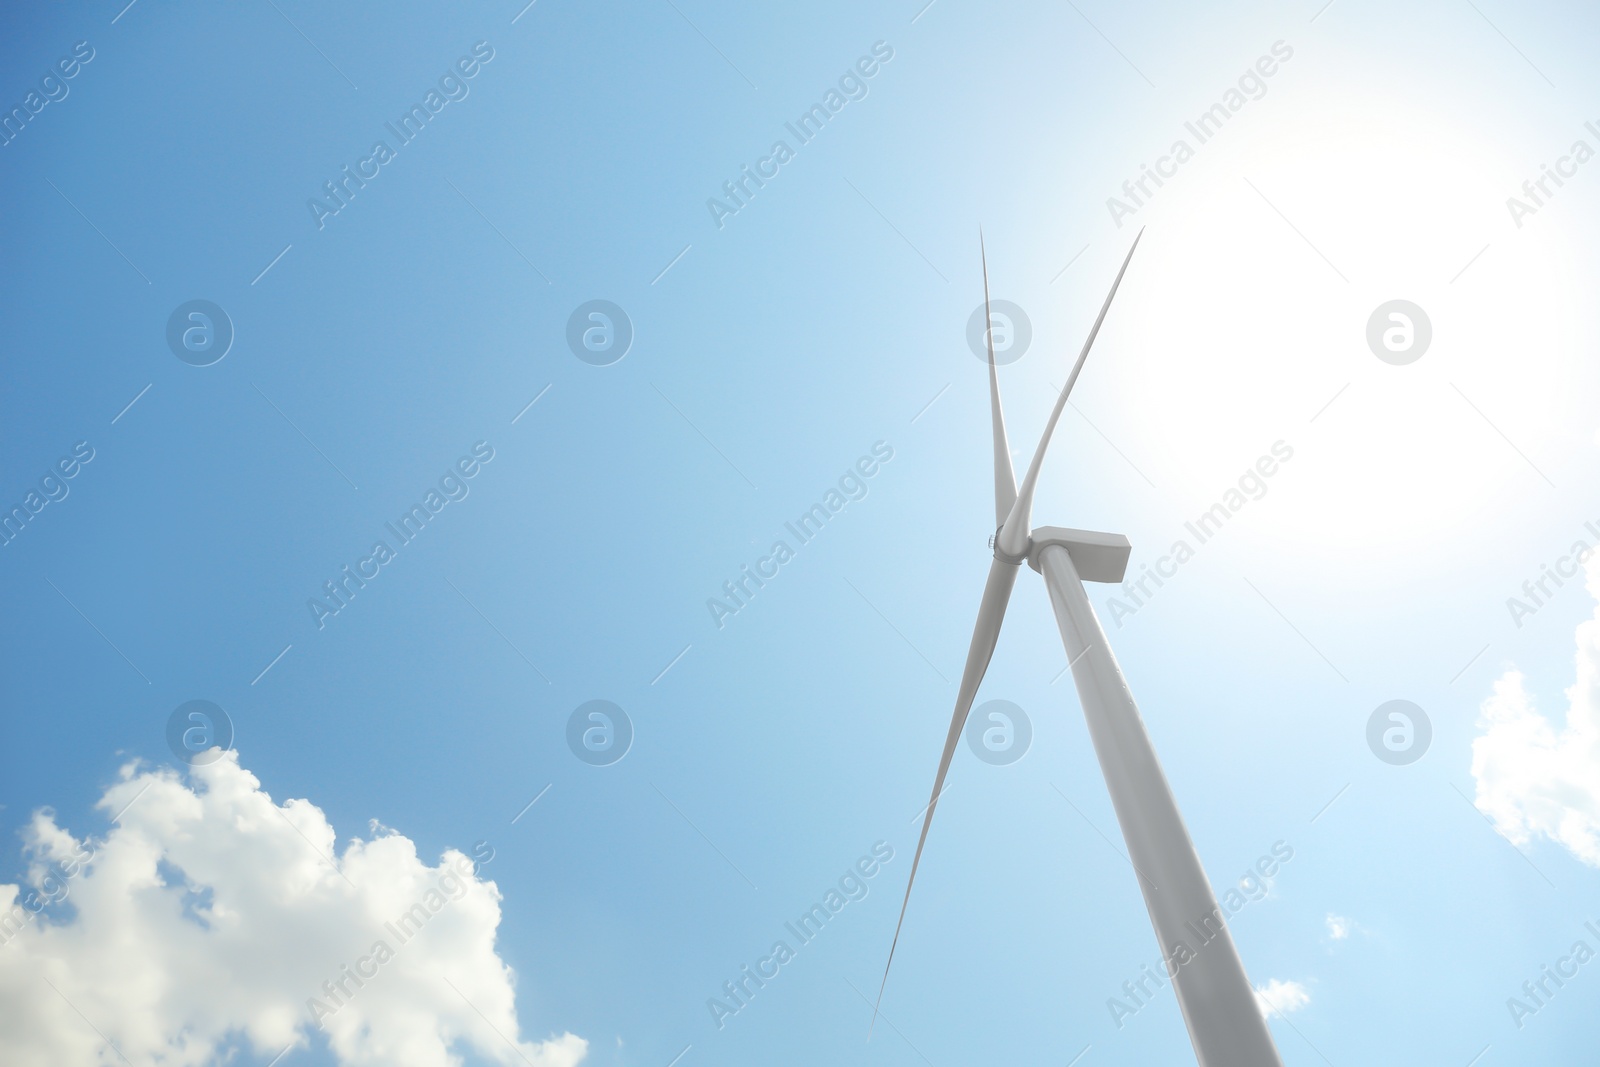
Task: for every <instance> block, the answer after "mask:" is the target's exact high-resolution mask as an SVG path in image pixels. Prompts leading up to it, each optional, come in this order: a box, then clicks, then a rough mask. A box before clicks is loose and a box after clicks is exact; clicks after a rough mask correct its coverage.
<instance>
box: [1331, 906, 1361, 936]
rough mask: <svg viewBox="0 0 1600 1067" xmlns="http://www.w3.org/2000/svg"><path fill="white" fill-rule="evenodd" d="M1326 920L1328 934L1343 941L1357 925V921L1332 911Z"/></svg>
mask: <svg viewBox="0 0 1600 1067" xmlns="http://www.w3.org/2000/svg"><path fill="white" fill-rule="evenodd" d="M1325 921H1326V922H1327V924H1328V936H1329V937H1330V938H1332V939H1333V940H1334V941H1343V940H1344V939H1345V938H1347V937H1349V936H1350V930H1351V928H1352V927H1353V926H1355V923H1353V922H1351V921H1350V920H1349V919H1346V918H1345V917H1344V916H1343V915H1335V914H1334V913H1333V912H1331V911H1330V912H1329V913H1328V918H1327V919H1326V920H1325Z"/></svg>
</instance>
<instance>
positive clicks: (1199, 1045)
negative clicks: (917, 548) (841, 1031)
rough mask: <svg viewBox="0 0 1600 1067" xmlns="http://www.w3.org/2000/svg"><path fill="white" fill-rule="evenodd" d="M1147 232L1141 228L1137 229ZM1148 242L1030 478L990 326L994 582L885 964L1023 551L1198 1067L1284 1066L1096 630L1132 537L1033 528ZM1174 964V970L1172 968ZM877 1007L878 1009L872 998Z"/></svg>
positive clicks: (1129, 697) (1058, 408) (1049, 427)
mask: <svg viewBox="0 0 1600 1067" xmlns="http://www.w3.org/2000/svg"><path fill="white" fill-rule="evenodd" d="M1143 232H1144V231H1142V230H1141V231H1140V236H1143ZM980 247H981V242H980ZM1138 247H1139V239H1138V238H1137V237H1136V238H1134V242H1133V248H1130V249H1128V256H1127V259H1124V260H1123V261H1122V268H1121V270H1119V271H1117V278H1116V281H1114V282H1112V283H1111V292H1110V293H1108V294H1107V295H1106V301H1105V304H1104V305H1103V306H1102V307H1101V308H1100V314H1099V316H1098V317H1097V318H1096V319H1095V320H1094V327H1093V328H1092V329H1090V331H1089V337H1088V339H1087V340H1086V341H1084V343H1083V350H1082V351H1081V352H1079V353H1078V361H1077V363H1075V364H1074V365H1073V367H1072V373H1071V374H1070V375H1068V377H1067V384H1066V387H1065V388H1064V389H1062V391H1061V396H1060V398H1059V399H1058V400H1057V401H1056V405H1055V409H1054V410H1052V411H1051V412H1050V421H1049V422H1047V423H1046V424H1045V428H1044V434H1043V436H1042V437H1040V439H1039V447H1038V448H1037V449H1036V450H1035V451H1034V453H1033V462H1032V463H1030V464H1029V465H1028V472H1027V474H1026V475H1024V476H1023V479H1022V485H1021V486H1020V487H1019V486H1018V485H1017V483H1016V476H1015V474H1014V473H1013V472H1012V469H1011V452H1010V449H1009V447H1008V446H1007V443H1006V425H1005V416H1004V414H1003V413H1002V412H1001V409H1000V379H999V375H998V373H997V371H996V368H995V361H994V339H993V337H992V336H991V337H990V338H989V406H990V412H991V415H992V417H993V421H994V504H995V521H996V522H998V523H999V524H1000V527H999V529H998V530H997V531H996V533H995V537H994V542H993V545H994V562H993V563H992V564H991V565H990V567H989V581H988V583H987V584H986V585H985V586H984V589H983V600H982V601H981V602H980V603H979V605H978V621H977V625H976V626H975V627H974V628H973V633H972V645H971V647H970V648H969V649H968V651H967V665H966V668H965V670H964V671H963V672H962V674H961V687H960V688H959V689H958V690H957V692H956V706H955V714H954V715H953V716H951V719H950V732H949V733H948V734H947V735H946V736H945V741H944V752H943V754H941V755H940V757H939V771H938V773H937V774H936V775H935V776H934V779H933V796H932V798H931V799H930V800H929V801H928V807H927V812H926V814H925V815H924V817H923V820H922V834H921V836H920V837H919V838H918V839H917V851H916V855H915V856H914V857H913V859H912V860H911V876H910V879H909V880H908V881H907V882H906V895H905V900H904V901H902V902H901V905H900V920H899V922H897V923H896V924H895V931H894V942H893V943H892V944H891V945H890V946H889V962H888V963H886V964H885V965H884V969H883V983H884V985H887V983H888V981H889V965H890V964H892V963H893V962H894V950H895V947H896V946H897V945H898V944H899V942H900V927H901V926H902V925H903V924H904V923H905V917H906V905H907V904H908V903H909V902H910V900H911V886H912V883H914V882H915V881H916V877H917V865H918V864H919V863H920V862H921V860H922V847H923V845H924V844H926V843H927V840H928V827H929V825H930V824H931V823H932V822H933V812H934V808H935V807H936V806H937V805H938V803H939V794H940V793H941V792H942V791H943V790H944V780H945V775H946V774H947V773H948V772H949V770H950V759H951V757H952V756H954V755H955V750H956V744H957V742H958V741H959V740H960V739H961V733H962V728H963V727H964V726H965V724H966V721H967V712H968V711H969V710H970V709H971V708H972V700H973V697H974V696H976V694H977V691H978V685H979V683H980V682H982V681H983V675H984V672H985V671H986V670H988V667H989V659H990V657H991V656H993V654H994V647H995V643H996V642H997V641H998V640H999V637H1000V623H1001V620H1002V619H1003V618H1004V617H1005V612H1006V604H1007V602H1008V601H1009V600H1010V599H1011V587H1012V585H1013V584H1015V582H1016V580H1017V573H1018V571H1019V568H1020V567H1021V565H1022V564H1023V563H1024V562H1026V563H1027V564H1028V565H1029V566H1031V567H1032V568H1033V569H1034V570H1036V571H1039V572H1040V573H1041V574H1042V575H1044V582H1045V586H1046V587H1047V588H1048V589H1049V591H1050V603H1051V606H1052V607H1054V609H1055V615H1056V623H1057V625H1058V626H1059V627H1060V628H1061V641H1062V643H1063V644H1064V645H1065V646H1066V652H1067V660H1068V662H1069V663H1070V664H1071V667H1072V679H1073V681H1074V682H1075V683H1076V684H1077V688H1078V699H1079V701H1080V702H1081V703H1082V704H1083V713H1084V717H1085V718H1086V719H1087V720H1088V724H1089V736H1090V738H1091V739H1092V740H1093V741H1094V749H1095V755H1096V756H1097V757H1098V758H1099V760H1100V770H1101V771H1102V773H1103V774H1104V775H1105V779H1106V786H1107V788H1108V789H1109V791H1110V793H1111V803H1112V805H1113V806H1114V807H1115V808H1116V812H1117V822H1118V824H1119V825H1120V826H1121V827H1122V836H1123V839H1124V840H1125V841H1126V842H1127V846H1128V856H1129V858H1130V859H1131V860H1132V865H1133V868H1134V872H1135V874H1136V876H1137V878H1138V881H1139V889H1140V891H1141V892H1142V893H1143V894H1144V903H1145V908H1146V909H1147V910H1148V911H1149V913H1150V923H1151V925H1152V926H1153V927H1154V928H1155V933H1156V940H1157V941H1158V942H1159V943H1160V947H1161V954H1162V958H1163V959H1166V960H1168V961H1169V963H1168V966H1167V971H1168V974H1169V975H1170V976H1171V978H1172V985H1173V989H1174V990H1175V991H1176V993H1177V997H1178V1007H1179V1008H1180V1009H1181V1010H1182V1012H1183V1021H1184V1024H1185V1025H1186V1026H1187V1027H1188V1029H1189V1041H1190V1043H1191V1044H1192V1045H1193V1046H1194V1052H1195V1057H1196V1058H1197V1059H1198V1061H1199V1063H1200V1067H1282V1061H1281V1060H1280V1059H1279V1058H1278V1051H1277V1048H1276V1047H1275V1046H1274V1045H1273V1043H1272V1035H1271V1033H1270V1032H1269V1031H1268V1029H1267V1024H1266V1020H1265V1019H1264V1018H1263V1017H1262V1014H1261V1011H1260V1009H1259V1008H1258V1007H1257V1006H1256V998H1255V994H1254V992H1253V991H1252V990H1251V988H1250V980H1249V979H1248V978H1247V977H1246V976H1245V973H1244V964H1243V963H1241V962H1240V960H1239V953H1238V950H1237V949H1236V948H1234V944H1233V937H1232V936H1231V935H1230V934H1229V932H1228V928H1227V926H1226V925H1225V923H1224V922H1223V912H1222V910H1221V909H1220V908H1219V907H1218V906H1217V898H1216V896H1215V894H1213V892H1212V890H1211V883H1210V882H1209V881H1208V880H1207V879H1206V873H1205V869H1204V868H1202V867H1201V865H1200V857H1199V856H1198V855H1197V854H1196V853H1195V849H1194V842H1193V841H1191V840H1190V839H1189V832H1188V830H1187V829H1185V827H1184V824H1183V816H1182V815H1181V814H1180V813H1179V811H1178V805H1177V802H1176V801H1175V800H1174V799H1173V796H1172V790H1171V789H1170V788H1169V787H1168V786H1167V778H1166V775H1165V774H1164V773H1163V772H1162V770H1161V764H1160V762H1159V761H1158V760H1157V759H1156V753H1155V749H1154V748H1153V747H1152V746H1151V744H1150V737H1149V735H1148V734H1147V733H1146V732H1145V728H1144V720H1143V719H1141V718H1140V716H1139V708H1138V706H1137V705H1136V704H1135V703H1134V702H1133V694H1132V693H1130V692H1129V691H1128V683H1127V682H1126V681H1125V680H1124V679H1123V677H1122V670H1121V668H1120V667H1118V666H1117V660H1116V657H1115V656H1114V655H1112V653H1111V647H1110V645H1109V644H1108V643H1107V642H1106V635H1105V631H1104V630H1102V629H1101V628H1100V621H1099V620H1098V619H1097V618H1096V617H1095V614H1094V609H1093V608H1092V607H1091V606H1090V604H1089V596H1088V593H1087V592H1086V591H1085V590H1084V588H1083V583H1084V582H1086V581H1089V582H1113V583H1115V582H1120V581H1122V576H1123V573H1124V572H1125V571H1126V570H1127V566H1128V554H1129V552H1130V551H1131V548H1130V546H1129V544H1128V539H1127V538H1126V537H1124V536H1123V535H1121V534H1108V533H1092V532H1089V531H1085V530H1070V529H1064V528H1062V527H1057V526H1042V527H1040V528H1038V529H1036V530H1030V529H1029V521H1030V518H1031V512H1032V509H1033V491H1034V487H1035V486H1036V485H1037V484H1038V481H1039V468H1040V466H1041V465H1042V464H1043V463H1044V454H1045V450H1046V449H1047V448H1048V447H1049V445H1050V435H1051V434H1052V433H1053V432H1054V431H1055V428H1056V423H1057V421H1059V420H1060V418H1061V412H1062V410H1063V409H1065V408H1066V406H1067V397H1068V395H1069V394H1070V393H1071V392H1072V386H1073V384H1074V383H1075V382H1076V381H1077V380H1078V373H1079V372H1080V371H1081V370H1083V363H1084V360H1085V359H1086V358H1088V355H1089V349H1090V347H1091V346H1092V345H1093V344H1094V339H1095V335H1096V334H1098V333H1099V332H1100V324H1101V323H1102V322H1104V321H1105V317H1106V312H1107V311H1109V310H1110V308H1111V300H1112V298H1113V297H1115V296H1116V295H1117V286H1119V285H1120V284H1121V283H1122V276H1123V274H1124V273H1125V272H1126V271H1127V269H1128V262H1129V261H1130V260H1132V259H1133V252H1134V249H1136V248H1138ZM983 302H984V313H985V316H986V318H985V323H986V325H987V324H988V323H989V322H990V320H989V319H988V318H987V315H988V310H989V267H988V262H987V257H985V260H984V268H983ZM985 332H986V334H987V333H988V332H989V331H987V330H986V331H985ZM1179 946H1182V949H1181V950H1180V948H1179ZM1174 966H1176V973H1173V968H1174ZM884 985H880V986H879V987H878V999H879V1001H882V999H883V987H884ZM873 1015H874V1018H876V1015H877V1009H876V1007H874V1009H873Z"/></svg>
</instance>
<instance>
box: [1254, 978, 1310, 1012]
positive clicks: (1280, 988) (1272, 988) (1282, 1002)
mask: <svg viewBox="0 0 1600 1067" xmlns="http://www.w3.org/2000/svg"><path fill="white" fill-rule="evenodd" d="M1255 992H1256V1007H1258V1008H1260V1009H1261V1014H1262V1015H1272V1014H1274V1013H1276V1014H1278V1015H1288V1014H1289V1013H1290V1012H1291V1011H1299V1010H1300V1009H1301V1008H1303V1007H1305V1006H1306V1005H1307V1004H1310V1003H1311V993H1310V992H1309V991H1308V990H1307V989H1306V987H1305V986H1303V985H1301V984H1300V983H1299V982H1295V981H1288V982H1285V981H1283V980H1282V979H1278V978H1274V979H1272V980H1271V981H1269V982H1268V983H1267V984H1266V985H1263V986H1256V990H1255Z"/></svg>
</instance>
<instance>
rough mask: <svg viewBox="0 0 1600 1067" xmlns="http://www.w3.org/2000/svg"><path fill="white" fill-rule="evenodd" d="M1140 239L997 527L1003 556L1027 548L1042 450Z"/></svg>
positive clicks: (1119, 273) (1113, 285) (1136, 241)
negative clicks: (1014, 500)
mask: <svg viewBox="0 0 1600 1067" xmlns="http://www.w3.org/2000/svg"><path fill="white" fill-rule="evenodd" d="M1143 236H1144V230H1143V229H1141V230H1140V231H1139V235H1138V237H1135V238H1134V239H1133V247H1132V248H1129V249H1128V254H1127V256H1126V257H1125V258H1124V259H1123V261H1122V269H1121V270H1119V271H1117V278H1116V280H1115V281H1113V282H1112V283H1111V291H1110V292H1109V293H1107V294H1106V301H1105V303H1104V304H1101V305H1100V314H1099V315H1098V316H1096V318H1095V320H1094V326H1093V327H1092V328H1091V329H1090V330H1089V336H1088V338H1087V339H1085V341H1084V342H1083V350H1082V351H1081V352H1079V353H1078V361H1077V362H1076V363H1074V364H1073V365H1072V373H1071V374H1069V375H1067V384H1066V386H1065V387H1064V388H1063V389H1062V390H1061V396H1060V397H1058V398H1057V399H1056V406H1055V408H1054V410H1052V411H1051V412H1050V421H1049V422H1047V423H1045V426H1044V434H1043V435H1042V436H1041V437H1040V438H1039V447H1038V448H1037V449H1035V450H1034V453H1033V462H1032V463H1030V464H1029V465H1028V473H1027V474H1025V475H1024V476H1023V478H1022V486H1021V488H1019V489H1018V490H1017V500H1016V503H1015V504H1013V505H1012V507H1011V513H1010V514H1009V515H1007V516H1006V518H1005V520H1004V522H1003V523H1002V525H1001V527H1000V533H999V535H998V536H997V537H996V538H995V544H996V546H997V547H998V548H999V549H1000V550H1001V551H1002V552H1004V553H1005V554H1006V555H1009V556H1019V555H1021V554H1022V553H1023V552H1024V551H1025V550H1026V549H1027V546H1028V532H1029V525H1030V523H1031V522H1032V519H1033V515H1032V512H1033V490H1034V487H1035V486H1037V485H1038V484H1039V468H1040V467H1041V466H1043V464H1044V454H1045V451H1046V450H1047V449H1048V448H1049V447H1050V435H1051V434H1053V433H1055V430H1056V423H1057V422H1059V421H1060V419H1061V412H1062V411H1063V410H1065V409H1066V406H1067V397H1068V396H1070V395H1071V394H1072V387H1073V385H1075V384H1076V383H1077V381H1078V374H1079V373H1080V372H1081V371H1082V370H1083V363H1084V360H1086V359H1088V358H1089V349H1090V348H1092V347H1094V339H1095V337H1097V336H1098V335H1099V333H1100V324H1101V323H1102V322H1105V321H1106V312H1108V311H1110V310H1111V300H1112V298H1113V297H1115V296H1116V295H1117V287H1118V286H1119V285H1121V284H1122V276H1123V275H1124V274H1126V273H1127V271H1128V264H1129V263H1130V262H1132V260H1133V253H1134V250H1135V249H1137V248H1138V247H1139V238H1140V237H1143Z"/></svg>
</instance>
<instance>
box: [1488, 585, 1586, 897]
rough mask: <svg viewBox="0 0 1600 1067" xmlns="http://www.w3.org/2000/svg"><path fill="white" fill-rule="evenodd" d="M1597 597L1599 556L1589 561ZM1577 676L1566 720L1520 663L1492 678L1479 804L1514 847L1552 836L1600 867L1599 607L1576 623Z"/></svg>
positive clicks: (1568, 696)
mask: <svg viewBox="0 0 1600 1067" xmlns="http://www.w3.org/2000/svg"><path fill="white" fill-rule="evenodd" d="M1586 569H1587V571H1588V580H1587V585H1588V588H1589V592H1590V593H1591V594H1593V595H1594V596H1595V597H1596V598H1597V600H1600V555H1596V556H1594V557H1592V558H1591V559H1590V560H1589V561H1588V564H1587V568H1586ZM1575 637H1576V642H1577V655H1576V661H1577V664H1576V680H1575V681H1574V682H1573V684H1572V687H1571V688H1569V689H1568V690H1567V692H1566V697H1567V711H1566V725H1565V726H1564V727H1562V726H1558V725H1557V724H1556V723H1555V722H1553V721H1551V720H1550V719H1547V718H1545V716H1543V715H1541V714H1540V713H1539V712H1538V711H1537V710H1536V709H1535V707H1534V703H1533V698H1532V697H1531V696H1530V695H1529V694H1528V691H1527V690H1526V688H1524V686H1523V675H1522V672H1521V671H1518V670H1517V669H1516V668H1515V667H1513V668H1511V669H1510V670H1508V671H1506V672H1505V673H1504V674H1503V675H1501V676H1500V678H1499V680H1497V681H1496V682H1495V683H1494V689H1493V692H1492V693H1491V695H1490V696H1489V698H1488V699H1487V700H1485V701H1484V703H1483V707H1482V708H1481V709H1480V714H1479V717H1478V727H1479V728H1480V729H1481V730H1482V731H1483V732H1482V733H1481V734H1480V735H1479V736H1478V737H1477V738H1475V739H1474V740H1473V742H1472V776H1473V778H1474V779H1476V781H1477V786H1478V790H1477V801H1476V802H1477V805H1478V808H1479V810H1480V811H1482V812H1483V813H1484V814H1485V815H1487V816H1489V818H1490V819H1491V820H1493V822H1494V825H1495V829H1497V830H1499V831H1500V833H1502V834H1504V835H1505V836H1506V838H1507V839H1508V840H1510V841H1511V842H1512V843H1513V844H1517V845H1522V844H1526V843H1527V842H1528V841H1530V840H1531V839H1533V838H1536V837H1543V838H1548V839H1549V840H1551V841H1555V842H1557V843H1558V844H1560V845H1561V846H1562V847H1563V848H1565V849H1566V850H1567V851H1568V852H1570V853H1572V854H1573V855H1574V856H1576V857H1577V858H1578V859H1579V860H1581V861H1582V862H1584V863H1586V864H1588V865H1589V866H1591V867H1600V608H1597V610H1596V613H1595V616H1594V617H1593V618H1591V619H1588V620H1585V621H1584V622H1583V623H1581V624H1579V626H1578V629H1577V633H1576V635H1575Z"/></svg>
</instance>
